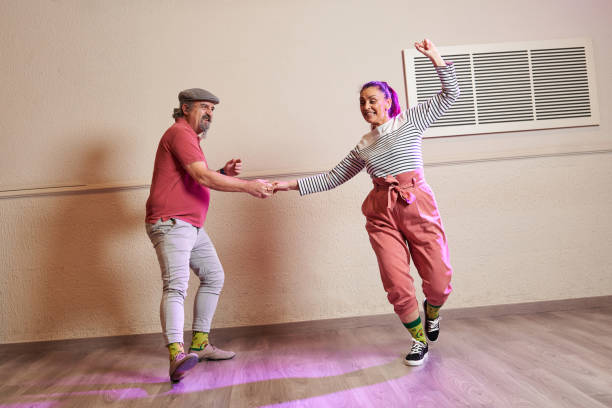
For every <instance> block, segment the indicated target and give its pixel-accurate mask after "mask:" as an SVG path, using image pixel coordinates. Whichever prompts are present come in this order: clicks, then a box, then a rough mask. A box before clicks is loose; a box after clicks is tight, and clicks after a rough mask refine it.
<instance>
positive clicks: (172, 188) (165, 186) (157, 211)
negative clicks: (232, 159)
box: [145, 118, 210, 227]
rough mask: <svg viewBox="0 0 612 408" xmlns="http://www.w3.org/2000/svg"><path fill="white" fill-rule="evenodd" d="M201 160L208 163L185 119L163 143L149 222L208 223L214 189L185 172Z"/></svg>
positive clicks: (176, 125) (150, 202) (164, 137)
mask: <svg viewBox="0 0 612 408" xmlns="http://www.w3.org/2000/svg"><path fill="white" fill-rule="evenodd" d="M197 161H203V162H204V163H206V159H205V158H204V153H203V152H202V148H201V147H200V141H199V139H198V135H197V133H196V132H195V131H194V130H193V129H192V128H191V126H189V124H188V123H187V121H186V120H185V119H184V118H178V119H177V120H176V123H174V125H172V126H170V128H168V130H166V133H164V135H163V136H162V138H161V140H160V141H159V146H158V148H157V154H156V155H155V165H154V167H153V180H152V181H151V190H150V193H149V199H148V200H147V216H146V219H145V221H146V222H148V223H150V224H154V223H156V222H157V221H158V220H159V219H160V218H161V219H162V220H163V221H166V220H167V219H169V218H178V219H181V220H183V221H185V222H188V223H190V224H191V225H193V226H194V227H201V226H202V225H203V224H204V220H205V219H206V213H207V211H208V205H209V202H210V190H209V189H208V188H207V187H204V186H202V185H200V184H199V183H198V182H196V181H195V180H194V179H193V178H192V177H191V176H190V175H189V173H187V170H185V168H186V166H187V165H188V164H191V163H193V162H197Z"/></svg>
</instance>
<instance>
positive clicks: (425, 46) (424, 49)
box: [414, 38, 446, 67]
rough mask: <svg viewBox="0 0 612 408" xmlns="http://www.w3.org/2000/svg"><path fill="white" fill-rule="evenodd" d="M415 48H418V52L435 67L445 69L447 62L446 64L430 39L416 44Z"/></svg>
mask: <svg viewBox="0 0 612 408" xmlns="http://www.w3.org/2000/svg"><path fill="white" fill-rule="evenodd" d="M414 48H416V49H417V51H418V52H420V53H421V54H423V55H424V56H426V57H427V58H429V59H430V60H431V62H432V63H433V64H434V65H435V66H437V67H443V66H445V65H446V62H444V60H443V59H442V57H441V56H440V54H439V53H438V49H437V48H436V46H435V45H434V43H432V42H431V41H430V40H429V38H425V39H424V40H423V41H421V42H415V43H414Z"/></svg>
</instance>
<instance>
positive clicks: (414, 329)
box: [402, 316, 427, 344]
mask: <svg viewBox="0 0 612 408" xmlns="http://www.w3.org/2000/svg"><path fill="white" fill-rule="evenodd" d="M402 323H403V324H404V326H405V327H406V328H407V329H408V331H409V332H410V334H411V335H412V337H413V338H414V339H415V340H418V341H420V342H421V343H423V344H427V339H425V333H424V332H423V322H421V317H420V316H419V317H417V318H416V320H414V321H412V322H410V323H404V322H402Z"/></svg>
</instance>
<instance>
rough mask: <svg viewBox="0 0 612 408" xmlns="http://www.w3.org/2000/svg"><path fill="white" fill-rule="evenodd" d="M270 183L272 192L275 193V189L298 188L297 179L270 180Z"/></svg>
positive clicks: (287, 189)
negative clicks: (272, 187) (272, 188)
mask: <svg viewBox="0 0 612 408" xmlns="http://www.w3.org/2000/svg"><path fill="white" fill-rule="evenodd" d="M272 185H273V186H274V192H275V193H276V192H277V191H289V190H297V189H298V183H297V180H291V181H274V182H272Z"/></svg>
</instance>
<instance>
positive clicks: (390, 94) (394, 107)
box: [360, 81, 402, 118]
mask: <svg viewBox="0 0 612 408" xmlns="http://www.w3.org/2000/svg"><path fill="white" fill-rule="evenodd" d="M373 86H375V87H376V88H378V89H379V90H380V91H381V92H382V93H383V94H384V95H385V98H387V99H391V107H390V108H389V117H391V118H394V117H396V116H397V115H399V114H400V112H401V111H402V108H401V106H400V104H399V100H398V99H397V93H396V92H395V91H394V90H393V88H391V87H390V86H389V84H388V83H386V82H385V81H370V82H368V83H367V84H364V85H363V86H362V87H361V91H360V92H363V90H364V89H366V88H371V87H373Z"/></svg>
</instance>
